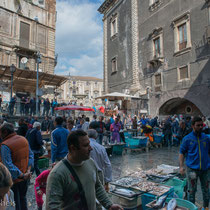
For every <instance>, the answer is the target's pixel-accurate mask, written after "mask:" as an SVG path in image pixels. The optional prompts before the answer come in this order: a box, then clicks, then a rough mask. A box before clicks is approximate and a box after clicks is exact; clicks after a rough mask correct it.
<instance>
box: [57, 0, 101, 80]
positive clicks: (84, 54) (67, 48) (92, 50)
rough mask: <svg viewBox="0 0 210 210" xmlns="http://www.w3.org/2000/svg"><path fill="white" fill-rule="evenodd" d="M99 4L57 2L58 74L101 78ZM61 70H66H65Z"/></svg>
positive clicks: (86, 0) (92, 2)
mask: <svg viewBox="0 0 210 210" xmlns="http://www.w3.org/2000/svg"><path fill="white" fill-rule="evenodd" d="M100 3H101V2H99V1H97V2H94V1H93V0H92V1H90V0H89V1H88V0H71V1H64V0H62V1H61V0H59V1H57V26H56V52H57V53H58V65H57V67H56V73H57V74H63V72H68V71H67V70H69V71H70V73H71V74H74V75H80V76H81V75H83V76H87V75H88V76H94V75H96V74H97V75H98V77H102V72H103V62H102V58H103V55H102V52H103V26H102V17H101V16H100V15H99V13H98V11H97V9H98V8H99V6H100ZM64 66H65V67H66V68H64Z"/></svg>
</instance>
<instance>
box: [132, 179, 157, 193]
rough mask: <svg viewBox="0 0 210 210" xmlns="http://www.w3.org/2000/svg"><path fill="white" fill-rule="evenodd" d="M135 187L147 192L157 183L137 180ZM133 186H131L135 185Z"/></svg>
mask: <svg viewBox="0 0 210 210" xmlns="http://www.w3.org/2000/svg"><path fill="white" fill-rule="evenodd" d="M135 186H136V187H137V189H139V190H141V191H144V192H148V191H151V190H153V188H154V187H155V186H157V183H154V182H147V181H146V182H139V183H138V184H137V185H135ZM135 186H133V187H135Z"/></svg>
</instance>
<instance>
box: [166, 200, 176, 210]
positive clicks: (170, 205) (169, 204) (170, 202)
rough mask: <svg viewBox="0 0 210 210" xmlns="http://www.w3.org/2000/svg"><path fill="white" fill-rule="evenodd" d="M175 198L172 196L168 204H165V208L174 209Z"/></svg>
mask: <svg viewBox="0 0 210 210" xmlns="http://www.w3.org/2000/svg"><path fill="white" fill-rule="evenodd" d="M176 205H177V203H176V199H175V198H173V199H171V200H170V201H169V203H168V206H167V210H174V209H175V208H176Z"/></svg>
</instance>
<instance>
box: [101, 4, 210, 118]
mask: <svg viewBox="0 0 210 210" xmlns="http://www.w3.org/2000/svg"><path fill="white" fill-rule="evenodd" d="M98 11H99V12H100V13H102V14H103V15H104V17H103V23H104V91H105V92H106V93H107V92H115V91H117V92H122V93H126V94H128V93H132V94H135V95H136V96H140V97H141V98H142V101H141V102H140V103H141V105H140V106H141V109H147V110H148V113H149V114H151V115H153V116H154V115H157V114H159V115H169V114H183V115H197V114H203V115H205V116H210V110H209V108H208V107H209V104H210V97H209V96H210V73H209V68H210V62H209V57H210V44H209V43H210V41H209V40H210V1H209V0H205V1H192V0H185V1H183V0H105V1H104V2H103V4H102V5H101V6H100V8H99V9H98Z"/></svg>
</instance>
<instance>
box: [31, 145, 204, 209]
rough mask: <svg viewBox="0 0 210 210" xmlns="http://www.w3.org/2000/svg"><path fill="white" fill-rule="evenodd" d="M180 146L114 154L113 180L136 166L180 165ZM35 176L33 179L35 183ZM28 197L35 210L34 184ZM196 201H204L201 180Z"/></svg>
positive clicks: (32, 181)
mask: <svg viewBox="0 0 210 210" xmlns="http://www.w3.org/2000/svg"><path fill="white" fill-rule="evenodd" d="M178 157H179V148H178V147H172V148H166V147H163V148H155V149H153V150H150V151H149V152H130V151H128V152H127V153H125V154H123V155H112V156H110V161H111V163H112V171H113V180H116V179H117V178H119V177H122V176H125V175H126V171H135V169H136V168H142V169H143V170H147V169H151V168H156V167H157V165H161V164H167V165H173V166H178V165H179V159H178ZM34 179H35V176H33V179H32V180H31V183H34ZM27 198H28V202H29V209H30V210H35V209H37V207H36V201H35V195H34V187H33V184H31V185H30V186H29V189H28V193H27ZM196 202H197V203H198V204H201V203H202V194H201V189H200V182H198V192H197V194H196Z"/></svg>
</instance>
